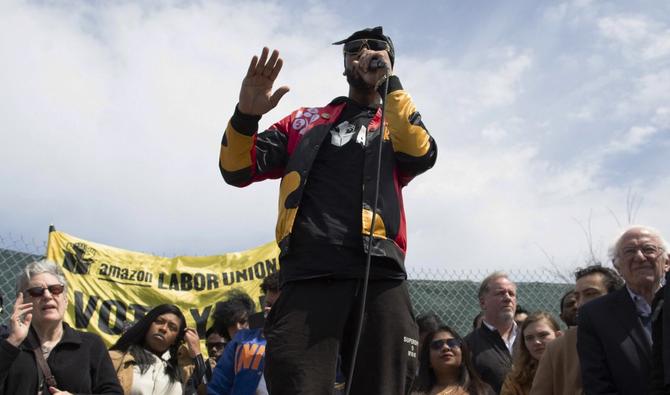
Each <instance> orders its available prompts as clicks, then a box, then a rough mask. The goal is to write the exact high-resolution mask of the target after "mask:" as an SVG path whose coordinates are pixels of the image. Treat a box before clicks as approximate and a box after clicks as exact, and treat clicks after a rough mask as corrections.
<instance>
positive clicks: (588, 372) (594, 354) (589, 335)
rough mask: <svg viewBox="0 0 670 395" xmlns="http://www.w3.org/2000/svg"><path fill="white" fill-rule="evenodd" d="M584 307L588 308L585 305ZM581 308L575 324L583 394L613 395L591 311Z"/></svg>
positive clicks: (612, 387) (614, 389)
mask: <svg viewBox="0 0 670 395" xmlns="http://www.w3.org/2000/svg"><path fill="white" fill-rule="evenodd" d="M584 307H589V305H588V304H587V305H586V306H584ZM584 307H582V308H581V309H580V310H579V314H578V323H577V353H578V354H579V364H580V369H581V371H582V385H583V388H584V393H586V394H587V395H590V394H599V395H607V394H611V395H615V394H617V389H616V387H615V385H614V380H613V379H612V373H611V372H610V370H609V367H608V365H607V360H606V358H605V355H606V353H605V350H604V348H603V344H602V342H601V341H600V338H599V336H598V333H596V328H595V325H594V323H593V317H592V311H591V310H589V309H585V308H584Z"/></svg>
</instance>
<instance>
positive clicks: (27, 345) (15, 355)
mask: <svg viewBox="0 0 670 395" xmlns="http://www.w3.org/2000/svg"><path fill="white" fill-rule="evenodd" d="M16 284H17V286H16V288H17V298H16V302H15V303H14V311H13V313H12V316H11V318H10V322H9V323H10V329H9V336H8V337H7V339H6V340H2V341H1V342H0V394H12V395H21V394H29V395H35V394H37V393H40V394H61V395H67V394H72V393H77V394H93V393H95V394H119V395H120V394H122V392H121V386H120V385H119V382H118V379H117V378H116V374H115V373H114V368H113V366H112V362H111V360H110V358H109V355H108V354H107V348H106V347H105V345H104V343H103V342H102V339H100V337H98V336H97V335H94V334H91V333H84V332H79V331H76V330H74V329H72V328H70V326H69V325H68V324H66V323H65V322H63V317H64V315H65V308H66V307H67V302H68V301H67V297H66V293H65V291H66V289H67V286H66V282H65V276H64V275H63V271H62V270H61V269H60V267H58V266H56V265H55V264H54V263H53V262H49V261H38V262H33V263H30V264H28V265H27V266H26V267H25V268H24V269H23V270H22V271H21V273H20V274H19V275H18V278H17V283H16ZM41 361H45V363H44V366H42V365H41ZM49 374H51V375H52V376H53V377H51V378H50V377H49ZM45 377H46V378H45ZM52 379H53V380H52Z"/></svg>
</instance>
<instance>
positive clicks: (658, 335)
mask: <svg viewBox="0 0 670 395" xmlns="http://www.w3.org/2000/svg"><path fill="white" fill-rule="evenodd" d="M664 292H665V286H664V287H663V288H661V289H660V290H659V291H658V292H657V293H656V297H655V298H654V301H653V303H652V312H653V313H652V324H651V328H652V329H651V332H652V335H651V337H652V344H653V346H652V348H651V352H652V356H651V358H652V365H651V373H650V375H649V376H650V382H649V394H650V395H661V394H667V393H668V391H669V390H670V388H668V386H666V385H665V376H664V371H665V369H664V361H663V315H664V314H665V308H664V307H663V305H664V304H665V301H664V297H663V293H664ZM666 330H667V328H666Z"/></svg>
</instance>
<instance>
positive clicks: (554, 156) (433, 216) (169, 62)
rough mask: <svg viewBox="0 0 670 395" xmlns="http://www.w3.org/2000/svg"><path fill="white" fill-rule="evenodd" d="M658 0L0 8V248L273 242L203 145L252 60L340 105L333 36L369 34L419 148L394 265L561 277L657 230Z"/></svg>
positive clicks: (248, 200) (264, 195)
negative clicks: (53, 241) (550, 269)
mask: <svg viewBox="0 0 670 395" xmlns="http://www.w3.org/2000/svg"><path fill="white" fill-rule="evenodd" d="M669 21H670V2H667V1H663V0H656V1H637V2H629V1H607V2H605V1H588V0H573V1H513V2H512V1H505V2H503V1H497V2H496V1H467V2H466V1H426V2H415V3H412V4H410V3H408V2H388V1H385V2H381V1H379V2H377V1H371V2H360V1H344V2H342V1H338V2H326V1H308V2H298V1H289V2H278V1H277V2H249V1H217V2H214V1H198V2H190V1H175V2H55V1H39V2H30V1H29V2H19V1H3V2H2V3H1V4H0V57H1V58H2V59H3V62H1V63H0V86H2V87H3V89H2V90H0V137H1V138H2V142H3V143H2V144H0V157H1V158H2V164H3V166H1V167H0V181H1V182H2V185H3V187H2V188H1V189H0V235H2V234H8V233H12V234H19V235H23V236H24V237H25V238H34V239H36V240H44V239H45V238H46V229H47V227H48V225H49V224H50V223H54V224H55V225H56V227H57V228H58V229H59V230H63V231H65V232H68V233H71V234H73V235H76V236H79V237H82V238H84V239H89V240H92V241H97V242H100V243H105V244H110V245H114V246H117V247H121V248H127V249H134V250H139V251H145V252H153V253H159V254H161V253H164V254H168V255H171V254H197V255H205V254H218V253H224V252H230V251H237V250H243V249H246V248H251V247H254V246H256V245H260V244H262V243H264V242H266V241H269V240H271V239H272V238H273V237H274V221H275V218H276V202H277V189H278V183H277V182H265V183H263V184H256V185H253V186H250V187H247V188H244V189H236V188H233V187H230V186H228V185H226V184H225V183H224V182H223V181H222V180H221V178H220V175H219V173H218V169H217V165H216V161H217V157H218V146H219V142H220V137H221V132H222V131H223V128H224V127H225V125H226V123H227V120H228V118H229V117H230V115H231V113H232V110H233V108H234V106H235V103H236V101H237V99H236V98H237V94H238V92H239V85H240V82H241V79H242V77H243V74H244V72H245V71H246V67H247V65H248V62H249V59H250V57H251V56H252V55H254V54H255V53H257V52H259V50H260V48H261V47H262V46H264V45H267V46H269V47H272V48H277V49H279V50H280V52H281V54H282V57H283V58H284V61H285V67H284V69H283V70H282V73H281V74H280V76H279V79H278V84H281V85H284V84H286V85H289V86H290V87H291V91H290V92H289V93H288V94H287V95H286V96H285V97H284V98H283V100H282V102H281V103H280V104H279V106H278V107H277V108H276V109H275V110H273V111H272V112H271V113H270V114H268V115H266V116H265V117H264V118H263V119H262V120H261V126H267V125H269V124H271V123H272V122H274V121H275V120H277V119H279V118H281V117H283V116H284V115H285V114H287V113H288V112H290V111H291V110H292V109H294V108H296V107H299V106H317V105H323V104H325V103H327V102H328V101H330V99H332V98H333V97H335V96H338V95H343V94H346V92H347V86H346V82H345V80H344V77H342V76H341V72H342V59H341V53H340V50H339V48H337V47H333V46H331V45H330V43H332V42H333V41H336V40H339V39H341V38H344V37H346V36H348V35H349V34H350V33H351V32H352V31H354V30H358V29H360V28H362V27H367V26H376V25H380V24H382V25H383V26H384V29H385V31H386V32H387V34H389V35H391V37H392V38H393V40H394V42H395V46H396V52H397V56H396V70H395V72H396V74H398V76H399V77H400V78H401V80H402V82H403V85H404V86H405V88H406V89H407V90H408V91H409V92H410V93H411V94H412V96H413V98H414V100H415V103H416V105H417V107H418V108H419V110H420V111H421V112H422V115H423V119H424V121H425V123H426V125H427V127H428V128H429V130H430V132H431V134H432V135H433V136H434V137H435V139H436V141H437V143H438V147H439V157H438V161H437V164H436V166H435V168H434V169H432V170H431V171H430V172H428V173H426V174H424V175H422V176H421V177H419V178H417V179H416V180H414V181H413V182H412V183H411V184H410V185H409V186H408V187H407V188H406V190H405V203H406V211H407V216H408V230H409V253H408V257H407V265H408V267H414V268H418V267H421V268H456V269H463V268H483V269H487V270H488V269H514V268H528V267H533V268H537V267H545V266H549V260H550V259H549V258H547V256H549V257H551V259H552V260H553V261H554V263H555V264H556V265H558V266H560V267H561V268H564V269H565V270H569V269H571V268H574V267H576V266H579V265H582V264H583V262H584V259H585V257H586V256H587V254H588V250H589V248H588V243H587V242H586V238H585V236H584V234H583V231H582V228H590V229H591V233H592V237H593V248H594V251H595V252H596V255H597V256H598V257H599V258H601V259H604V258H605V255H606V250H607V247H608V246H609V244H610V242H611V240H612V239H613V238H614V237H615V236H616V235H617V233H618V232H619V231H620V230H621V229H622V227H623V226H625V225H626V224H627V222H628V218H627V217H628V214H627V212H628V211H629V210H627V209H626V202H627V199H628V200H630V199H631V198H632V199H634V200H635V201H636V202H638V203H637V205H636V210H634V211H635V212H634V214H635V215H634V218H633V222H635V223H643V224H648V225H652V226H654V227H657V228H658V229H660V230H661V231H662V232H664V233H665V234H666V235H667V234H669V233H668V232H670V217H669V216H668V215H667V213H668V212H670V175H669V174H670V172H668V170H667V169H668V168H670V159H669V154H668V152H670V22H669Z"/></svg>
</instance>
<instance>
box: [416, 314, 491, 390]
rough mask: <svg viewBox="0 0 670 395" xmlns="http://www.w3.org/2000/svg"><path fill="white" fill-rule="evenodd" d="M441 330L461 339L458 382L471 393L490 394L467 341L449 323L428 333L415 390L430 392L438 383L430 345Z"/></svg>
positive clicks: (420, 358)
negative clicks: (475, 366) (478, 372)
mask: <svg viewBox="0 0 670 395" xmlns="http://www.w3.org/2000/svg"><path fill="white" fill-rule="evenodd" d="M440 332H449V333H450V334H451V335H452V336H453V337H454V338H455V339H458V340H460V341H461V366H460V372H459V374H458V384H459V385H460V386H461V387H463V388H464V389H465V390H466V391H467V392H468V393H469V394H470V395H484V394H488V393H489V391H490V387H489V386H488V384H486V383H485V382H484V381H482V379H481V378H480V377H479V374H477V371H476V370H475V368H474V366H473V364H472V361H471V359H470V358H471V357H470V349H469V348H468V345H467V343H466V342H465V341H464V340H463V338H462V337H461V336H460V335H459V334H458V333H457V332H456V331H455V330H453V329H451V327H449V326H447V325H441V326H440V327H439V328H437V329H436V330H434V331H432V332H430V333H428V335H426V340H425V342H424V344H425V345H426V346H425V347H422V348H421V351H419V375H418V376H417V377H416V380H415V381H414V387H413V390H414V391H417V392H426V393H428V392H429V391H430V390H431V388H433V386H434V385H435V384H436V383H437V378H436V377H435V372H433V369H432V368H431V367H430V347H429V346H428V345H429V344H430V343H431V342H432V341H433V339H434V338H435V335H437V334H438V333H440Z"/></svg>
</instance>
